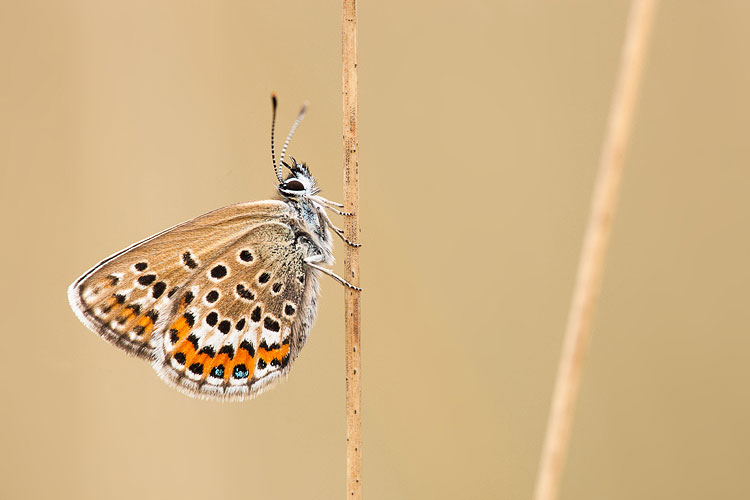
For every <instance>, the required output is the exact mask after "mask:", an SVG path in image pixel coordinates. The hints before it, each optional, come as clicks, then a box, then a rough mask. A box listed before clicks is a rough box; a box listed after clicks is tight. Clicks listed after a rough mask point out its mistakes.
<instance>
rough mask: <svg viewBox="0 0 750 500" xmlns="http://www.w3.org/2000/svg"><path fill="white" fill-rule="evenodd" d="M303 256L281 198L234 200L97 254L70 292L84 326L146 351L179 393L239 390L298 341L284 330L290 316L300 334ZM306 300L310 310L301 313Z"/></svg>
mask: <svg viewBox="0 0 750 500" xmlns="http://www.w3.org/2000/svg"><path fill="white" fill-rule="evenodd" d="M303 258H304V257H303V251H302V249H301V248H300V247H298V246H296V245H295V241H294V233H293V231H292V230H291V227H290V226H289V208H288V206H287V205H286V204H284V203H282V202H276V201H266V202H256V203H244V204H239V205H232V206H229V207H225V208H222V209H219V210H215V211H213V212H210V213H208V214H205V215H202V216H200V217H197V218H195V219H193V220H191V221H188V222H185V223H183V224H180V225H178V226H175V227H173V228H171V229H168V230H166V231H164V232H162V233H159V234H157V235H154V236H152V237H151V238H148V239H146V240H143V241H142V242H140V243H136V244H135V245H133V246H131V247H129V248H127V249H125V250H123V251H121V252H119V253H117V254H115V255H113V256H111V257H109V258H107V259H105V260H104V261H102V262H101V263H99V264H98V265H96V266H95V267H94V268H92V269H91V270H90V271H88V272H87V273H86V274H84V275H83V276H82V277H81V278H79V279H78V280H76V282H74V283H73V285H71V287H70V289H69V300H70V302H71V305H72V306H73V309H74V310H75V311H76V313H77V315H78V316H79V318H80V319H81V320H82V321H83V322H84V323H85V324H86V325H87V326H89V328H91V329H92V330H94V331H95V332H97V333H98V334H99V335H101V336H102V337H103V338H105V339H106V340H108V341H110V342H112V343H114V344H116V345H118V346H119V347H121V348H123V349H125V350H126V351H128V352H130V353H133V354H136V355H139V356H142V357H149V358H152V359H153V360H154V367H155V368H156V370H157V371H158V372H159V374H160V375H161V376H162V377H163V378H165V379H166V380H168V381H170V382H172V383H174V384H175V385H177V386H178V387H179V388H180V389H182V390H184V391H185V392H188V393H190V394H192V395H199V396H207V397H211V396H218V397H230V398H239V399H241V398H243V397H247V396H250V395H254V394H255V393H257V392H258V390H260V389H261V388H262V387H265V386H267V385H268V382H269V381H272V380H275V379H277V378H278V377H279V375H280V374H282V373H285V372H286V371H287V370H288V364H289V363H290V360H293V359H294V357H295V356H296V353H297V351H298V349H299V348H300V347H301V345H300V342H299V340H293V339H292V338H291V333H292V326H293V325H294V324H295V321H296V330H298V331H297V332H296V334H297V338H298V339H299V338H302V339H303V340H302V342H304V338H305V337H306V335H307V330H308V329H309V326H310V323H311V322H312V315H314V305H315V299H314V297H306V294H309V291H310V290H313V288H314V286H315V283H314V281H315V279H314V277H312V276H308V275H306V274H305V268H304V266H303V263H302V259H303ZM266 274H267V275H268V277H266ZM282 278H285V279H282ZM311 287H312V288H311ZM276 289H278V290H276ZM251 297H252V299H251ZM305 300H307V301H308V302H312V306H313V307H312V309H311V314H310V316H311V317H309V318H306V317H305V318H303V316H306V315H300V314H299V310H300V307H301V304H303V303H305ZM286 306H289V307H286ZM258 307H259V308H260V311H259V312H257V311H255V309H256V308H258ZM292 310H294V312H293V313H292V314H285V313H289V312H291V311H292ZM212 312H214V313H215V315H211V314H210V313H212ZM254 312H255V314H253V313H254ZM258 314H260V318H259V319H258V318H257V316H258ZM214 316H215V317H216V322H215V323H214V322H213V318H214ZM243 319H244V321H242V320H243ZM303 319H304V320H305V321H303ZM256 320H257V321H256ZM230 321H231V325H229V323H228V322H230ZM211 323H214V324H213V325H212V324H211ZM277 325H278V331H276V326H277ZM276 344H278V346H277V345H276ZM295 344H296V345H295ZM188 346H189V347H192V348H193V350H194V351H195V352H192V351H190V350H189V349H188ZM178 352H184V353H185V354H184V355H185V364H186V366H184V367H181V366H180V365H179V363H176V362H175V357H177V358H178V359H180V358H181V356H176V355H177V353H178ZM188 357H189V360H190V362H189V363H188ZM198 365H202V366H203V369H202V370H201V371H200V373H199V374H197V373H196V372H198ZM243 365H244V367H243ZM191 366H192V367H193V369H192V371H191V370H189V368H190V367H191ZM178 368H179V369H178ZM245 372H247V376H243V375H245ZM186 373H187V374H189V376H186ZM233 375H236V376H233ZM183 379H184V380H183ZM204 388H205V389H204Z"/></svg>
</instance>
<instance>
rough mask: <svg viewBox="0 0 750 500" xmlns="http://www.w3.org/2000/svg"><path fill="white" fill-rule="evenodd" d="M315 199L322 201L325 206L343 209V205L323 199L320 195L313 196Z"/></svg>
mask: <svg viewBox="0 0 750 500" xmlns="http://www.w3.org/2000/svg"><path fill="white" fill-rule="evenodd" d="M315 198H317V199H318V200H320V201H322V202H323V203H325V204H326V205H333V206H334V207H339V208H344V204H343V203H336V202H335V201H331V200H329V199H327V198H323V197H322V196H320V195H315Z"/></svg>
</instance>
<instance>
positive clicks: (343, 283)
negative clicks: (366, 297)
mask: <svg viewBox="0 0 750 500" xmlns="http://www.w3.org/2000/svg"><path fill="white" fill-rule="evenodd" d="M311 258H312V259H314V258H315V257H308V258H307V259H305V264H307V265H308V266H310V267H312V268H313V269H317V270H318V271H322V272H323V273H325V274H327V275H328V276H330V277H331V278H333V279H335V280H336V281H338V282H339V283H341V284H342V285H344V286H346V287H349V288H351V289H352V290H357V291H360V292H361V291H362V289H361V288H360V287H358V286H354V285H352V284H351V283H349V282H348V281H346V280H345V279H344V278H342V277H341V276H339V275H337V274H336V273H334V272H333V271H331V270H330V269H326V268H325V267H322V266H319V265H317V264H314V263H312V262H310V261H309V260H310V259H311Z"/></svg>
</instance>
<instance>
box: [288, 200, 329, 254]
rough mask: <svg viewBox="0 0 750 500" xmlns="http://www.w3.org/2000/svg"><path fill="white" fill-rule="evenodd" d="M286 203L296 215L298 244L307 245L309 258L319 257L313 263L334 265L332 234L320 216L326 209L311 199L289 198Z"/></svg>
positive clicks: (295, 229)
mask: <svg viewBox="0 0 750 500" xmlns="http://www.w3.org/2000/svg"><path fill="white" fill-rule="evenodd" d="M284 201H285V202H286V203H287V205H288V206H289V207H290V209H291V210H292V212H293V214H294V226H295V227H294V231H295V235H296V237H297V243H298V244H304V245H307V247H308V252H307V255H308V257H309V258H313V257H315V256H316V255H317V256H318V258H314V259H313V260H312V261H313V262H323V263H326V264H329V265H330V264H333V262H334V258H333V241H332V239H331V233H330V232H329V231H328V227H327V226H326V224H325V221H324V220H323V219H322V217H321V215H320V213H321V212H322V211H323V210H324V208H323V207H322V206H321V205H320V204H318V203H316V202H315V201H313V200H310V199H309V198H294V199H289V198H287V199H286V200H284Z"/></svg>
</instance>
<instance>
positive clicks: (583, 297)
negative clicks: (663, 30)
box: [534, 0, 657, 500]
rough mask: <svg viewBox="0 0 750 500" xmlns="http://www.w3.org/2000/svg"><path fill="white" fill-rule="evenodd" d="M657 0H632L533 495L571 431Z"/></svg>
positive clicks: (552, 477) (554, 470)
mask: <svg viewBox="0 0 750 500" xmlns="http://www.w3.org/2000/svg"><path fill="white" fill-rule="evenodd" d="M656 3H657V2H656V0H634V1H633V3H632V5H631V10H630V15H629V19H628V25H627V31H626V35H625V42H624V46H623V51H622V56H621V57H622V59H621V61H620V70H619V76H618V80H617V87H616V89H615V93H614V96H613V100H612V107H611V109H610V116H609V122H608V124H607V132H606V137H605V140H604V144H603V147H602V153H601V158H600V163H599V171H598V174H597V179H596V184H595V187H594V193H593V197H592V201H591V209H590V213H589V220H588V225H587V228H586V235H585V237H584V241H583V248H582V249H581V256H580V261H579V264H578V274H577V277H576V284H575V290H574V293H573V300H572V303H571V307H570V311H569V314H568V323H567V326H566V330H565V338H564V341H563V349H562V353H561V356H560V364H559V367H558V372H557V379H556V382H555V390H554V395H553V399H552V407H551V409H550V415H549V421H548V424H547V434H546V437H545V441H544V448H543V451H542V457H541V461H540V465H539V471H538V475H537V482H536V490H535V494H534V498H535V500H554V499H556V498H557V497H558V492H559V489H560V480H561V477H562V470H563V466H564V462H565V457H566V454H567V448H568V442H569V440H570V430H571V426H572V422H573V415H574V412H575V404H576V399H577V395H578V389H579V386H580V383H581V372H582V370H583V361H584V352H585V348H586V345H587V343H588V337H589V331H590V326H591V316H592V312H593V309H594V305H595V299H596V293H597V291H598V288H599V284H600V282H601V276H602V270H603V267H604V257H605V253H606V249H607V241H608V239H609V234H610V230H611V223H612V215H613V212H614V209H615V204H616V201H617V193H618V190H619V187H620V179H621V177H622V169H623V159H624V155H625V148H626V146H627V143H628V139H629V137H630V130H631V125H632V118H633V111H634V108H635V103H636V100H637V97H638V87H639V82H640V79H641V73H642V70H643V64H644V59H645V56H646V48H647V45H648V38H649V33H650V28H651V24H652V20H653V17H654V11H655V8H656Z"/></svg>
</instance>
